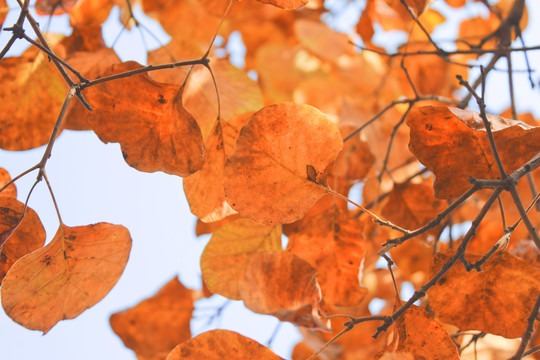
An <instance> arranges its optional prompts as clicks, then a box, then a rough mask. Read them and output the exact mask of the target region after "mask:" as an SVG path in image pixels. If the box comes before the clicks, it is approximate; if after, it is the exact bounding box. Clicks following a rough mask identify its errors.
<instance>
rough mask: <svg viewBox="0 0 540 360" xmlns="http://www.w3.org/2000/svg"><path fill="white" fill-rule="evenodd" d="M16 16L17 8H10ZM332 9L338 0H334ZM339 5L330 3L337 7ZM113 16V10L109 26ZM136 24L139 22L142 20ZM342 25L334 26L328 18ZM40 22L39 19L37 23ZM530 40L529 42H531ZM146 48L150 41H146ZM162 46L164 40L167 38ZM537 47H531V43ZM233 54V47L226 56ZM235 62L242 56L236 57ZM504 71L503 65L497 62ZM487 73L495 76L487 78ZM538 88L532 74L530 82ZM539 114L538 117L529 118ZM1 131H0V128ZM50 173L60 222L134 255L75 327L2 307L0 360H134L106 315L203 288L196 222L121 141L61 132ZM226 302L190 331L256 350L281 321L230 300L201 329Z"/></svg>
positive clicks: (29, 160)
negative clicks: (48, 325) (163, 292)
mask: <svg viewBox="0 0 540 360" xmlns="http://www.w3.org/2000/svg"><path fill="white" fill-rule="evenodd" d="M8 3H9V4H10V5H11V7H12V8H14V9H17V6H16V5H15V4H16V3H15V2H14V1H8ZM334 3H335V4H339V2H337V1H335V2H334ZM529 3H530V8H529V19H530V20H529V27H528V28H527V30H526V32H525V35H526V41H527V43H528V45H536V44H538V39H534V38H533V37H532V34H539V33H540V29H538V24H537V23H536V22H535V21H533V19H535V18H538V16H540V4H539V3H538V2H536V1H532V2H529ZM362 4H363V1H362V0H360V1H356V2H353V3H352V4H351V5H348V6H347V8H346V11H345V12H344V13H342V16H345V17H350V18H355V17H356V18H358V11H359V10H360V9H361V8H362ZM336 6H337V5H336ZM17 16H18V11H12V12H11V13H10V16H9V17H8V19H7V20H6V22H5V24H6V26H10V25H11V24H12V23H14V22H15V19H16V17H17ZM115 18H117V15H116V14H115V13H113V14H112V15H111V19H115ZM139 20H141V18H139ZM143 22H144V24H145V25H146V26H147V27H149V28H151V29H152V31H153V32H154V33H155V34H158V36H160V37H161V38H162V39H166V38H167V36H166V34H164V33H163V32H162V31H161V30H160V29H159V28H158V26H157V25H156V24H155V23H154V22H152V21H151V20H149V19H144V20H143ZM333 22H334V23H339V19H333ZM41 23H42V25H44V24H46V20H45V19H42V20H41ZM66 28H67V21H66V19H65V18H63V20H62V19H61V20H58V21H55V22H54V23H53V25H52V26H51V28H50V29H51V31H53V32H54V31H56V32H59V31H60V32H62V31H63V32H65V31H66V30H65V29H66ZM105 31H106V32H107V34H114V35H108V36H107V39H106V42H107V44H108V45H111V44H112V41H113V39H114V37H115V35H116V34H118V33H119V31H120V25H119V24H118V23H117V22H115V21H114V20H111V21H110V22H108V24H107V25H106V27H105ZM530 34H531V35H530ZM8 37H9V36H8V34H6V33H3V34H1V36H0V46H3V44H4V43H5V42H6V41H7V38H8ZM147 41H148V43H149V44H150V46H151V47H155V46H156V44H155V43H152V41H151V39H149V38H147ZM164 41H166V40H164ZM535 41H536V42H535ZM139 43H140V34H139V33H138V32H137V31H131V32H124V33H123V34H122V37H121V38H120V39H119V41H118V42H117V43H116V46H115V49H116V50H117V51H118V52H119V53H120V54H121V56H122V59H123V60H132V59H134V60H137V61H139V62H141V63H143V62H144V61H145V57H146V55H145V51H144V48H140V47H137V46H134V44H139ZM231 51H232V52H234V53H235V54H238V51H241V48H240V50H238V49H231ZM529 54H530V55H531V63H532V66H533V68H535V67H537V66H538V64H539V63H540V54H538V52H536V53H532V52H531V53H529ZM514 58H515V60H516V61H515V64H516V65H515V66H516V67H517V68H522V69H523V68H524V63H523V62H522V61H519V60H520V59H522V56H521V55H520V54H516V55H515V56H514ZM233 60H235V61H238V63H241V55H240V56H237V57H233ZM501 66H502V65H501ZM504 74H505V73H500V74H497V75H496V76H497V77H500V78H501V79H500V80H497V84H499V85H498V86H497V87H494V88H492V89H489V91H488V96H487V99H488V101H487V105H488V108H489V109H491V110H492V112H497V111H501V110H503V109H504V108H506V107H507V106H508V101H507V100H506V99H507V91H506V88H505V85H504V84H505V83H506V80H505V78H503V77H504V76H505V75H504ZM490 76H492V75H490ZM535 79H536V81H538V76H536V78H535ZM517 90H518V96H517V98H518V104H519V106H520V109H524V110H529V111H530V110H533V107H534V105H536V104H538V101H539V93H538V90H532V91H530V90H529V86H528V83H527V82H526V78H525V77H524V76H519V85H518V86H517ZM535 113H536V116H537V117H538V116H539V115H540V113H538V110H536V111H535ZM0 131H1V129H0ZM43 151H44V147H40V148H38V149H34V150H30V151H25V152H6V151H1V150H0V166H1V167H4V168H6V169H7V170H8V171H9V173H10V174H11V176H12V177H13V176H16V175H17V174H19V173H21V172H23V171H24V170H26V169H28V168H29V167H31V166H33V165H35V164H36V163H37V162H38V161H39V160H40V158H41V156H42V154H43ZM47 174H48V176H49V179H50V181H51V183H52V187H53V190H54V192H55V195H56V199H57V201H58V204H59V207H60V212H61V214H62V218H63V219H64V222H65V223H66V224H67V225H70V226H76V225H86V224H92V223H96V222H100V221H105V222H110V223H115V224H122V225H124V226H126V227H127V228H128V229H129V230H130V233H131V236H132V239H133V248H132V252H131V256H130V259H129V262H128V265H127V267H126V269H125V271H124V274H123V275H122V277H121V279H120V281H119V282H118V283H117V285H116V286H115V287H114V288H113V289H112V291H111V292H110V293H109V294H108V295H107V296H106V297H105V299H104V300H102V301H101V302H99V303H98V304H97V305H96V306H94V307H92V308H91V309H89V310H87V311H85V312H84V313H83V314H82V315H80V316H79V317H77V318H76V319H74V320H68V321H61V322H60V323H58V324H57V325H56V326H55V327H54V328H53V329H52V330H51V331H50V332H49V333H48V334H47V335H46V336H42V335H41V333H40V332H37V331H29V330H26V329H24V328H23V327H21V326H19V325H17V324H15V323H14V322H13V321H12V320H11V319H9V318H8V317H7V316H6V315H5V314H4V312H3V310H0V349H2V358H3V359H21V360H26V359H57V360H64V359H66V360H67V359H81V360H84V359H88V360H90V359H91V360H95V359H117V360H132V359H134V358H135V357H134V355H133V352H132V351H131V350H129V349H127V348H125V347H124V345H123V343H122V342H121V340H120V339H119V338H118V337H117V336H116V335H115V334H114V333H113V332H112V330H111V328H110V326H109V321H108V318H109V316H110V314H112V313H114V312H117V311H120V310H123V309H126V308H128V307H131V306H133V305H135V304H137V303H138V302H140V301H141V300H143V299H145V298H147V297H149V296H152V295H153V294H154V293H155V292H156V291H157V290H158V289H159V288H160V287H161V286H163V285H164V284H165V283H167V282H168V281H169V280H170V279H171V278H172V277H174V276H176V275H178V276H179V278H180V280H181V281H182V282H183V283H184V285H186V286H187V287H189V288H192V289H200V287H201V280H200V268H199V257H200V254H201V252H202V250H203V248H204V246H205V244H206V242H207V241H208V237H203V238H199V239H197V238H195V235H194V228H195V221H196V218H195V217H194V216H193V215H192V214H191V213H190V211H189V208H188V206H187V202H186V199H185V196H184V194H183V191H182V181H181V179H180V178H179V177H176V176H170V175H165V174H162V173H154V174H148V173H143V172H139V171H137V170H135V169H132V168H130V167H129V166H127V165H126V163H125V162H124V160H123V158H122V155H121V152H120V147H119V145H118V144H108V145H105V144H103V143H102V142H101V141H100V140H99V139H98V138H97V137H96V136H95V135H94V134H93V133H92V132H73V131H65V133H64V134H62V136H60V138H59V139H58V140H57V141H56V144H55V147H54V150H53V154H52V158H51V159H50V161H49V162H48V164H47ZM34 179H35V175H29V176H26V177H24V178H23V179H21V180H20V181H18V182H17V189H18V194H19V200H21V201H24V199H25V197H26V195H27V193H28V190H29V189H30V187H31V186H32V184H33V182H34ZM29 205H30V207H32V208H33V209H34V210H35V211H36V212H37V213H38V214H39V216H40V218H41V221H42V222H43V224H44V226H45V229H46V231H47V239H48V240H50V239H51V238H52V237H53V236H54V234H55V232H56V230H57V228H58V219H57V217H56V213H55V211H54V208H53V204H52V202H51V200H50V196H49V193H48V191H47V190H46V186H45V184H40V185H39V186H38V187H37V188H36V190H35V191H34V193H33V194H32V197H31V199H30V203H29ZM224 302H225V299H224V298H220V297H217V296H216V299H215V300H212V301H201V302H200V303H198V304H197V310H196V311H195V315H196V317H197V319H198V320H196V321H193V323H192V331H193V333H194V334H197V333H200V332H202V331H205V330H209V329H210V328H213V327H219V328H226V329H231V330H235V331H238V332H240V333H242V334H244V335H246V336H248V337H251V338H253V339H255V340H257V341H259V342H260V343H262V344H265V343H266V342H267V341H268V339H270V338H271V336H272V333H273V332H274V330H275V328H276V326H277V324H278V321H277V320H276V319H275V318H273V317H271V316H262V315H255V314H252V313H251V312H249V311H247V310H245V309H243V306H242V305H241V302H237V301H236V302H229V304H228V306H227V307H226V309H225V311H224V312H223V315H222V317H221V318H220V320H219V322H218V323H212V324H211V326H210V327H209V326H207V324H206V323H207V321H208V317H209V316H211V315H212V314H214V313H215V310H217V307H219V306H220V305H222V304H223V303H224ZM299 339H300V336H299V333H298V332H297V330H296V329H295V328H294V326H292V325H290V324H283V325H282V326H281V328H280V331H279V332H278V333H277V337H276V339H275V340H274V342H273V345H272V348H273V349H274V351H275V352H276V353H277V354H278V355H280V356H282V357H285V358H287V357H289V356H290V351H291V349H292V346H293V345H294V344H295V343H296V342H298V341H299Z"/></svg>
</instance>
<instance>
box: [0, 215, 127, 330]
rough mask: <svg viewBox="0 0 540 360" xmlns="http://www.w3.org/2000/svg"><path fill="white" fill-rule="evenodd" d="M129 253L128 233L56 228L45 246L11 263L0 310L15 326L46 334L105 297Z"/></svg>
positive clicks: (111, 228) (103, 226) (106, 227)
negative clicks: (53, 235) (61, 322)
mask: <svg viewBox="0 0 540 360" xmlns="http://www.w3.org/2000/svg"><path fill="white" fill-rule="evenodd" d="M130 249H131V238H130V236H129V232H128V231H127V229H126V228H124V227H122V226H120V225H112V224H107V223H98V224H95V225H86V226H77V227H68V226H65V225H60V227H59V228H58V232H57V233H56V235H55V237H54V238H53V239H52V241H51V242H50V243H49V244H47V246H45V247H43V248H41V249H39V250H36V251H34V252H32V253H30V254H28V255H26V256H24V257H22V258H20V259H19V260H17V262H15V264H13V266H12V267H11V269H10V270H9V272H8V274H7V275H6V277H5V278H4V282H3V284H2V288H1V294H2V306H3V308H4V310H5V312H6V314H7V315H8V316H9V317H10V318H11V319H13V321H15V322H17V323H19V324H20V325H22V326H24V327H26V328H28V329H32V330H41V331H43V333H47V332H48V331H49V330H50V329H51V328H52V327H53V326H54V325H55V324H56V323H57V322H58V321H60V320H65V319H73V318H75V317H77V316H78V315H79V314H81V313H82V312H83V311H84V310H86V309H88V308H89V307H91V306H93V305H94V304H96V303H97V302H98V301H100V300H101V299H102V298H103V297H104V296H105V295H107V293H108V292H109V291H110V290H111V289H112V287H113V286H114V284H116V282H117V281H118V279H119V277H120V275H122V272H123V271H124V267H125V266H126V263H127V260H128V257H129V252H130Z"/></svg>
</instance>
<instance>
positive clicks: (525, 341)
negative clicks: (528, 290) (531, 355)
mask: <svg viewBox="0 0 540 360" xmlns="http://www.w3.org/2000/svg"><path fill="white" fill-rule="evenodd" d="M539 311H540V294H538V295H537V297H536V302H535V303H534V306H533V308H532V310H531V314H530V315H529V317H528V318H527V328H526V329H525V332H524V333H523V336H522V337H521V344H520V345H519V348H518V350H517V351H516V354H515V355H514V356H512V357H511V358H510V359H509V360H520V359H521V358H522V357H523V355H524V354H523V353H524V352H525V349H527V346H528V345H529V341H530V340H531V337H532V334H533V330H534V323H535V321H536V317H537V316H538V312H539Z"/></svg>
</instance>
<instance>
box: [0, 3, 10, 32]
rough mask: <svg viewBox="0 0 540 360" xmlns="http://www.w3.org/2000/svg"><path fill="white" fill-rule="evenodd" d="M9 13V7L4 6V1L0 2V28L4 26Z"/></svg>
mask: <svg viewBox="0 0 540 360" xmlns="http://www.w3.org/2000/svg"><path fill="white" fill-rule="evenodd" d="M8 12H9V6H7V4H6V0H0V28H1V27H2V25H4V20H5V19H6V16H7V13H8Z"/></svg>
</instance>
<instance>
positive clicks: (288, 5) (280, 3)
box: [258, 0, 307, 10]
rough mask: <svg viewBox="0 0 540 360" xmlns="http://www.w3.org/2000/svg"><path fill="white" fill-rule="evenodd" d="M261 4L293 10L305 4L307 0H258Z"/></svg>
mask: <svg viewBox="0 0 540 360" xmlns="http://www.w3.org/2000/svg"><path fill="white" fill-rule="evenodd" d="M258 1H260V2H262V3H263V4H270V5H274V6H275V7H278V8H282V9H286V10H294V9H298V8H300V7H302V6H304V5H306V4H307V0H258Z"/></svg>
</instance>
